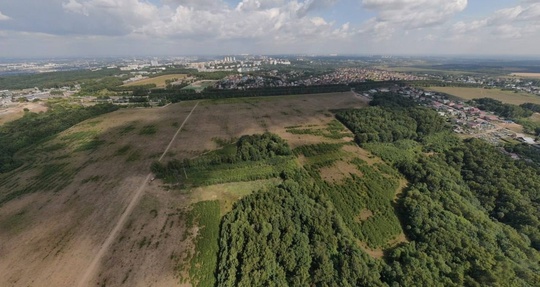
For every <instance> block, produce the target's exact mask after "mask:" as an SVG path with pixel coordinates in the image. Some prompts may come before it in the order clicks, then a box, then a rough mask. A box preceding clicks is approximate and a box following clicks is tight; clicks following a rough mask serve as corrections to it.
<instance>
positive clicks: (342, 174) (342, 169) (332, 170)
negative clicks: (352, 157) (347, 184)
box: [319, 161, 363, 183]
mask: <svg viewBox="0 0 540 287" xmlns="http://www.w3.org/2000/svg"><path fill="white" fill-rule="evenodd" d="M319 172H320V174H321V177H322V178H323V179H324V180H325V181H326V182H328V183H340V182H342V181H343V180H344V179H346V178H348V177H350V176H351V174H354V175H357V176H358V177H361V176H362V175H363V174H362V172H360V171H359V170H358V169H357V168H356V166H355V165H354V164H352V163H349V162H345V161H337V162H335V163H334V164H333V165H332V166H327V167H323V168H321V169H320V170H319Z"/></svg>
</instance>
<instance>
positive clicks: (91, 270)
mask: <svg viewBox="0 0 540 287" xmlns="http://www.w3.org/2000/svg"><path fill="white" fill-rule="evenodd" d="M198 105H199V102H197V104H195V106H194V107H193V108H192V109H191V112H190V113H189V114H188V116H187V117H186V119H185V120H184V122H183V123H182V125H181V126H180V127H179V128H178V130H177V131H176V133H175V134H174V136H173V137H172V139H171V141H170V142H169V145H168V146H167V148H166V149H165V151H164V152H163V154H162V155H161V157H160V158H159V161H161V160H162V159H163V157H164V156H165V154H167V152H168V151H169V149H170V148H171V146H172V144H173V142H174V140H175V139H176V137H177V136H178V134H179V133H180V131H181V130H182V128H183V127H184V125H185V124H186V122H187V121H188V119H189V117H190V116H191V114H193V111H195V109H196V108H197V106H198ZM152 177H153V175H152V173H149V174H148V175H147V176H146V178H145V179H144V181H143V182H142V183H141V185H140V186H139V189H137V191H136V192H135V194H134V195H133V197H132V198H131V201H130V202H129V204H128V206H127V208H126V209H125V210H124V212H123V213H122V215H121V216H120V218H119V219H118V221H117V222H116V225H115V226H114V228H113V229H112V230H111V232H110V233H109V235H108V236H107V239H105V241H104V242H103V244H101V247H100V248H99V251H98V253H96V255H95V256H94V259H93V260H92V263H90V266H88V268H86V271H85V272H84V275H83V276H82V277H81V279H80V281H79V284H77V286H79V287H84V286H90V285H91V284H90V280H91V279H92V278H93V277H94V276H95V274H96V271H97V270H98V268H99V264H100V263H101V260H102V258H103V256H105V254H106V253H107V252H108V251H109V248H110V247H111V245H112V243H113V242H114V241H115V240H116V237H117V236H118V234H119V233H120V230H122V228H123V227H124V225H125V223H126V221H127V219H128V217H129V216H130V215H131V213H132V212H133V209H135V206H137V204H138V203H139V200H140V198H141V197H142V195H143V193H144V192H143V191H144V188H145V187H146V185H147V184H148V182H149V181H150V179H151V178H152ZM92 286H93V285H92Z"/></svg>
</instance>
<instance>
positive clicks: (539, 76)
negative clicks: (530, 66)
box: [510, 73, 540, 79]
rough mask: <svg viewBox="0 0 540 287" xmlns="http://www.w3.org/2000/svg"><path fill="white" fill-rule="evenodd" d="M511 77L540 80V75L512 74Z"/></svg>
mask: <svg viewBox="0 0 540 287" xmlns="http://www.w3.org/2000/svg"><path fill="white" fill-rule="evenodd" d="M510 76H514V77H522V78H535V79H540V73H512V74H510Z"/></svg>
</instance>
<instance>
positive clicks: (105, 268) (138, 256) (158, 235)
mask: <svg viewBox="0 0 540 287" xmlns="http://www.w3.org/2000/svg"><path fill="white" fill-rule="evenodd" d="M188 212H189V199H188V196H187V195H182V194H178V193H175V192H163V190H162V189H161V188H160V187H159V186H158V184H157V182H153V183H151V184H150V185H149V186H148V187H147V188H146V190H145V195H144V197H143V198H142V200H141V202H140V203H139V205H138V206H137V208H136V209H135V210H134V212H133V214H132V215H131V216H130V217H129V219H128V221H127V224H126V226H125V227H124V229H123V230H122V232H121V233H120V234H119V236H118V238H117V239H116V241H115V243H114V244H113V245H112V246H111V249H110V251H109V253H108V255H107V256H106V257H105V258H104V260H103V263H102V266H101V268H100V272H99V274H98V278H96V280H95V281H96V285H97V284H99V285H106V286H120V285H124V286H178V284H180V282H182V280H183V278H188V276H187V271H188V270H187V269H186V268H185V267H187V266H189V264H188V260H189V255H190V254H193V252H194V251H193V250H194V245H193V238H194V236H195V234H196V227H193V226H191V227H189V226H187V225H186V216H187V214H188Z"/></svg>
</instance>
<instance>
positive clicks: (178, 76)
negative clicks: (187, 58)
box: [123, 74, 187, 88]
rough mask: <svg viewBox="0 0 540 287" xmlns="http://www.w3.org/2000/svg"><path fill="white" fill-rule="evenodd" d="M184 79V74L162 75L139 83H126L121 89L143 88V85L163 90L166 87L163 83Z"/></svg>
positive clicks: (185, 76)
mask: <svg viewBox="0 0 540 287" xmlns="http://www.w3.org/2000/svg"><path fill="white" fill-rule="evenodd" d="M186 78H187V75H186V74H171V75H163V76H158V77H153V78H148V79H144V80H140V81H136V82H131V83H127V84H125V85H123V87H132V86H143V85H149V84H155V85H156V87H157V88H164V87H165V86H166V82H165V81H167V80H172V79H178V80H182V79H186Z"/></svg>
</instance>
